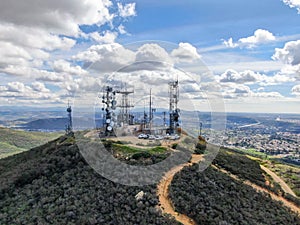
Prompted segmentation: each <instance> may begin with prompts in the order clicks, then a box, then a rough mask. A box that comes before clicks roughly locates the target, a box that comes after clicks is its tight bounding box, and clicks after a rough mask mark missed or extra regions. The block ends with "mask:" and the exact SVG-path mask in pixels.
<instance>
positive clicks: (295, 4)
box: [283, 0, 300, 14]
mask: <svg viewBox="0 0 300 225" xmlns="http://www.w3.org/2000/svg"><path fill="white" fill-rule="evenodd" d="M283 2H284V3H285V4H286V5H288V6H289V7H291V8H296V9H297V11H298V13H299V14H300V1H299V0H283Z"/></svg>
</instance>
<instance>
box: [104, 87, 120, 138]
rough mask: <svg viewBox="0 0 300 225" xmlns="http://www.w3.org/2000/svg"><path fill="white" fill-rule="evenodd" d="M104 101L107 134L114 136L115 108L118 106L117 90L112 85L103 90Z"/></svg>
mask: <svg viewBox="0 0 300 225" xmlns="http://www.w3.org/2000/svg"><path fill="white" fill-rule="evenodd" d="M102 103H103V104H104V106H103V108H102V110H103V111H104V112H105V118H104V127H105V136H114V135H115V134H114V125H115V124H114V122H115V121H114V112H113V111H114V110H115V109H116V106H117V101H116V92H115V91H114V90H113V88H112V87H110V86H106V87H105V88H104V91H103V96H102Z"/></svg>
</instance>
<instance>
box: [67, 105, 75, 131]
mask: <svg viewBox="0 0 300 225" xmlns="http://www.w3.org/2000/svg"><path fill="white" fill-rule="evenodd" d="M67 114H68V122H67V125H66V134H67V135H71V134H73V123H72V107H71V106H70V102H69V101H68V107H67Z"/></svg>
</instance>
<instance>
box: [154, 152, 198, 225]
mask: <svg viewBox="0 0 300 225" xmlns="http://www.w3.org/2000/svg"><path fill="white" fill-rule="evenodd" d="M202 158H203V157H202V155H196V154H193V155H192V159H191V162H190V163H188V162H187V163H184V164H181V165H178V166H176V167H174V168H172V169H171V170H170V171H168V172H167V173H166V174H165V175H164V177H163V178H162V179H161V181H160V182H159V184H158V186H157V194H158V198H159V202H160V208H161V210H162V211H163V212H164V213H167V214H170V215H172V216H174V217H175V219H176V220H177V221H178V222H180V223H182V224H185V225H195V224H196V223H195V221H194V220H192V219H191V218H189V217H188V216H186V215H184V214H180V213H178V212H176V211H175V210H174V207H173V205H172V202H171V199H170V198H169V186H170V184H171V182H172V180H173V177H174V175H175V174H176V173H177V172H179V171H180V170H182V168H183V167H185V166H191V165H192V164H193V163H198V162H200V161H201V160H202Z"/></svg>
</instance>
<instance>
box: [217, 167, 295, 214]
mask: <svg viewBox="0 0 300 225" xmlns="http://www.w3.org/2000/svg"><path fill="white" fill-rule="evenodd" d="M212 167H214V168H216V169H217V170H219V171H220V172H222V173H224V174H226V175H228V176H230V177H231V178H233V179H235V180H239V181H241V179H240V178H238V177H237V176H236V175H234V174H232V173H230V172H229V171H227V170H225V169H222V168H219V167H217V166H215V165H212ZM242 182H243V183H244V184H246V185H248V186H251V187H253V188H254V189H255V190H256V191H259V192H264V193H268V194H269V195H270V196H271V198H272V199H273V200H276V201H280V202H282V203H283V205H285V206H286V207H288V208H290V209H291V210H292V211H294V212H295V213H298V214H300V208H299V207H298V206H296V205H295V204H294V203H292V202H290V201H288V200H286V199H285V198H283V197H281V196H278V195H276V194H274V193H273V192H272V191H269V190H267V189H265V188H263V187H261V186H258V185H256V184H254V183H252V182H250V181H249V180H244V181H242Z"/></svg>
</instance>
